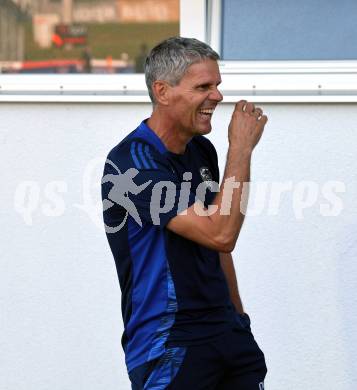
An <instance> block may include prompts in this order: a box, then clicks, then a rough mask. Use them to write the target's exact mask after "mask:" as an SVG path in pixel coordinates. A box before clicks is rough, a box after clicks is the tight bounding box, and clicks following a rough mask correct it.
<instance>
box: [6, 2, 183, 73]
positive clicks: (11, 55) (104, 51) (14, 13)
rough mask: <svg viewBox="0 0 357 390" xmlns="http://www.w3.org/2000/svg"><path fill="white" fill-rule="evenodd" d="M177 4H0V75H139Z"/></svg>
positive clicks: (171, 27)
mask: <svg viewBox="0 0 357 390" xmlns="http://www.w3.org/2000/svg"><path fill="white" fill-rule="evenodd" d="M179 14H180V13H179V0H99V1H98V0H1V2H0V73H142V72H143V63H144V60H145V57H146V54H147V53H148V51H149V50H150V49H151V48H152V47H153V46H154V45H155V44H156V43H158V42H159V41H161V40H163V39H165V38H167V37H170V36H174V35H179Z"/></svg>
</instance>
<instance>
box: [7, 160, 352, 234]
mask: <svg viewBox="0 0 357 390" xmlns="http://www.w3.org/2000/svg"><path fill="white" fill-rule="evenodd" d="M104 161H105V157H98V158H94V159H91V160H89V161H88V162H87V164H86V165H85V166H84V169H83V171H82V173H80V176H79V178H78V177H77V178H76V180H75V182H74V181H73V179H72V180H71V182H69V181H67V180H63V179H61V178H56V177H54V178H52V180H50V181H48V182H43V180H39V179H38V180H36V178H33V177H29V178H23V179H22V180H20V181H19V182H18V183H17V185H16V188H15V192H14V198H13V201H14V203H13V205H14V210H15V212H16V213H18V214H19V215H20V216H21V217H22V219H23V222H24V224H25V225H28V226H33V225H34V224H36V223H38V221H39V220H40V217H43V216H44V217H47V218H60V217H62V216H64V215H66V214H69V213H73V212H76V210H78V211H79V212H82V213H84V214H85V215H86V216H87V217H88V218H89V219H90V221H92V222H93V224H94V225H95V226H96V227H97V228H98V229H103V211H104V213H111V212H112V211H113V209H112V208H113V207H114V205H119V206H120V207H122V208H123V209H124V210H125V216H124V219H122V220H121V221H120V223H118V224H117V226H111V227H107V230H108V232H112V233H115V232H117V231H119V230H120V229H121V228H122V227H123V226H124V225H125V223H126V220H127V218H128V216H129V215H130V216H131V217H132V218H133V220H134V221H135V222H136V223H137V224H138V225H139V226H142V224H143V221H142V218H141V216H140V213H139V210H137V205H136V204H135V201H133V200H135V197H137V196H138V195H140V194H141V193H142V192H143V191H146V192H148V191H149V201H148V206H147V207H148V210H149V213H150V215H151V219H152V223H153V224H154V225H159V223H160V215H162V214H164V213H167V212H169V211H170V210H172V209H173V208H174V207H175V202H177V201H178V202H179V207H178V209H179V210H185V208H187V206H188V200H189V199H190V198H191V199H192V188H191V187H192V183H191V181H192V177H193V175H192V172H185V173H184V174H183V176H182V178H178V179H182V180H181V182H180V181H179V180H178V181H177V182H176V183H172V182H170V181H161V182H156V183H153V182H152V181H151V180H147V181H145V182H144V183H143V182H142V181H141V182H139V181H138V180H137V179H139V177H140V176H138V175H139V174H140V171H138V170H136V169H134V168H131V169H129V170H127V171H126V172H121V171H120V170H119V169H118V167H117V166H116V165H115V164H114V163H113V162H112V161H109V160H107V161H106V164H109V165H110V166H111V167H112V168H111V171H112V172H111V174H108V175H105V176H104V177H102V173H103V162H104ZM197 173H198V174H199V177H201V180H202V183H200V184H199V185H198V187H197V189H196V191H194V193H193V196H195V199H196V203H195V204H194V210H195V212H196V213H197V214H198V215H210V214H213V213H215V212H219V213H220V214H222V215H229V214H230V212H231V202H232V199H233V198H232V196H233V194H234V189H235V188H239V187H240V186H241V188H242V193H243V197H242V200H243V202H241V205H240V207H241V212H242V213H244V214H245V215H246V217H251V218H255V217H260V216H263V217H275V216H279V215H281V213H282V212H283V213H284V218H285V217H286V218H288V219H292V218H294V219H295V220H296V221H297V222H298V221H304V220H306V219H308V218H310V217H312V216H314V215H315V216H316V214H317V215H320V216H323V217H326V218H332V217H338V216H340V215H341V213H342V212H343V210H344V202H343V200H344V195H343V193H345V192H347V188H346V184H345V183H344V182H342V181H338V180H329V181H325V182H317V181H312V180H301V181H296V182H294V181H292V180H286V181H253V182H250V183H239V182H237V181H236V180H235V178H234V177H231V178H227V179H226V181H225V183H224V186H223V188H224V190H223V191H224V194H223V201H222V205H221V208H220V209H219V210H218V207H217V206H214V205H210V206H209V207H208V209H204V207H203V202H204V200H205V197H206V194H207V192H208V191H211V192H213V193H217V192H219V191H221V188H220V187H219V184H218V183H216V182H215V181H213V180H211V179H212V175H211V172H209V170H208V171H207V168H206V167H201V169H200V170H199V172H197ZM101 180H103V185H105V186H108V187H109V189H108V191H107V192H106V197H105V199H104V200H103V201H102V199H101V197H100V193H101V190H100V186H101ZM137 183H140V185H138V184H137ZM78 191H79V194H81V199H79V201H78V200H77V202H75V203H74V202H73V201H75V197H76V196H77V195H76V194H77V193H78ZM248 193H249V202H248V204H247V205H246V204H245V203H244V201H245V200H246V199H247V198H248ZM71 200H72V202H71Z"/></svg>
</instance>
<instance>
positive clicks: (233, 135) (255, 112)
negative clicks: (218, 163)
mask: <svg viewBox="0 0 357 390" xmlns="http://www.w3.org/2000/svg"><path fill="white" fill-rule="evenodd" d="M267 121H268V118H267V116H266V115H263V110H262V109H261V108H259V107H255V106H254V104H253V103H248V102H247V101H246V100H240V101H239V102H238V103H236V105H235V108H234V111H233V114H232V119H231V122H230V124H229V127H228V139H229V143H230V145H232V146H236V147H237V148H239V150H241V151H243V152H248V153H251V152H252V151H253V149H254V147H255V146H256V145H257V143H258V142H259V140H260V137H261V136H262V134H263V130H264V126H265V124H266V123H267Z"/></svg>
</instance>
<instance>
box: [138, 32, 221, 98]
mask: <svg viewBox="0 0 357 390" xmlns="http://www.w3.org/2000/svg"><path fill="white" fill-rule="evenodd" d="M206 59H212V60H215V61H217V60H219V55H218V53H216V52H215V51H214V50H213V49H212V48H211V47H210V46H208V45H207V44H206V43H204V42H201V41H199V40H198V39H194V38H181V37H172V38H169V39H166V40H165V41H162V42H160V43H159V44H158V45H157V46H155V47H154V48H153V49H152V50H151V51H150V53H149V55H148V56H147V58H146V61H145V81H146V85H147V88H148V91H149V95H150V99H151V101H152V102H153V103H154V104H155V98H154V94H153V90H152V84H153V83H154V81H156V80H164V81H167V82H168V83H169V84H170V85H172V86H174V85H177V84H179V82H180V81H181V79H182V77H183V76H184V74H185V73H186V71H187V68H188V67H189V66H191V65H192V64H195V63H197V62H201V61H204V60H206Z"/></svg>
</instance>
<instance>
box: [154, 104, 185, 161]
mask: <svg viewBox="0 0 357 390" xmlns="http://www.w3.org/2000/svg"><path fill="white" fill-rule="evenodd" d="M147 125H148V126H149V127H150V129H151V130H153V131H154V133H155V134H156V135H157V136H158V137H159V138H160V139H161V141H162V142H163V144H164V145H165V147H166V149H167V150H169V151H170V152H172V153H176V154H183V153H185V150H186V145H187V144H188V143H189V142H190V140H191V138H192V135H191V136H189V135H187V134H185V133H184V132H183V131H182V130H181V131H180V129H178V128H177V127H176V126H175V125H174V124H173V122H172V120H171V118H169V117H168V116H166V115H162V113H160V112H158V111H157V110H154V111H153V113H152V114H151V117H150V118H149V119H148V121H147Z"/></svg>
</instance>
